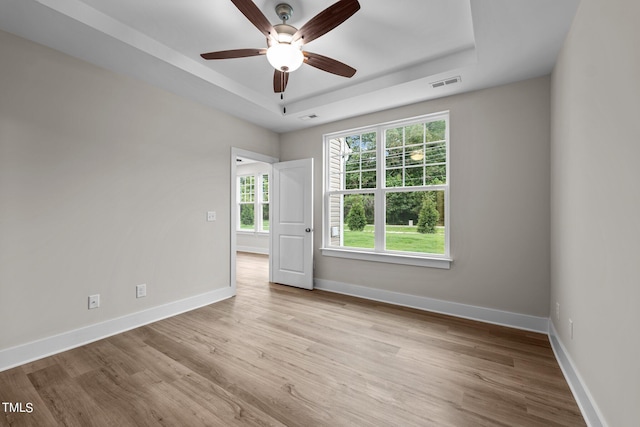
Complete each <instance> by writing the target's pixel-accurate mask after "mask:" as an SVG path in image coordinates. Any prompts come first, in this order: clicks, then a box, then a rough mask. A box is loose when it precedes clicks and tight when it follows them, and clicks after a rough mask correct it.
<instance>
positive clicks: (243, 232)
mask: <svg viewBox="0 0 640 427" xmlns="http://www.w3.org/2000/svg"><path fill="white" fill-rule="evenodd" d="M236 233H238V234H245V235H247V236H253V235H256V236H268V235H269V232H268V231H252V230H236Z"/></svg>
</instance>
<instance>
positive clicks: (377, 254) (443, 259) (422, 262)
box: [320, 111, 453, 269]
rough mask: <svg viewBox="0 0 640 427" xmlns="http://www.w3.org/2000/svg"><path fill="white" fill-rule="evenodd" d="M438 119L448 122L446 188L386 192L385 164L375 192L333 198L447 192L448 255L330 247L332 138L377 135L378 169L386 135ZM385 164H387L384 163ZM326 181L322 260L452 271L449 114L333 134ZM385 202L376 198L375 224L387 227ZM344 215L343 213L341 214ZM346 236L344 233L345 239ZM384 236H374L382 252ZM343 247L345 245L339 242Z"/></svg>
mask: <svg viewBox="0 0 640 427" xmlns="http://www.w3.org/2000/svg"><path fill="white" fill-rule="evenodd" d="M439 119H444V120H445V121H446V156H447V165H446V174H447V183H446V184H444V185H432V186H420V187H393V188H385V187H384V185H383V183H384V177H385V176H386V175H385V174H384V173H380V171H381V170H382V172H384V171H385V168H384V166H383V165H384V163H382V166H377V167H376V169H377V172H378V173H377V174H376V188H375V189H364V188H363V189H361V190H339V191H331V194H354V193H355V194H360V193H362V192H371V193H376V194H380V195H385V194H386V193H387V192H389V191H393V192H397V191H436V190H444V195H445V225H444V227H445V253H444V254H443V255H439V254H425V253H414V252H394V251H389V250H386V251H378V250H375V249H360V248H351V247H342V246H340V247H336V246H330V245H329V242H330V241H331V238H330V233H331V230H330V228H331V227H330V224H329V223H328V221H329V215H328V209H329V196H330V195H329V194H328V188H329V176H328V175H329V174H328V171H327V162H328V161H329V158H330V157H329V144H328V141H329V140H330V139H332V138H337V137H342V136H345V135H349V134H355V133H367V132H372V131H375V132H376V134H377V135H378V137H377V141H376V151H377V154H378V155H377V157H378V161H379V163H378V165H380V164H381V163H380V158H382V159H384V157H383V156H379V154H380V152H381V151H383V148H382V147H384V146H385V141H384V135H385V133H384V132H385V130H386V129H390V128H394V127H398V126H406V125H410V124H412V123H417V122H425V121H435V120H439ZM382 161H383V162H384V160H382ZM322 170H323V172H322V173H323V180H322V186H323V188H322V194H323V201H322V203H323V206H322V247H321V248H320V250H321V252H322V255H323V256H330V257H337V258H349V259H358V260H364V261H375V262H385V263H392V264H401V265H413V266H421V267H433V268H442V269H449V268H450V267H451V263H452V262H453V258H451V255H450V254H451V245H450V211H451V209H450V203H449V202H450V192H451V156H450V114H449V111H442V112H438V113H433V114H426V115H422V116H417V117H411V118H408V119H402V120H395V121H392V122H386V123H380V124H378V125H375V126H364V127H361V128H355V129H349V130H344V131H340V132H333V133H329V134H325V135H323V169H322ZM385 201H386V197H376V205H375V214H374V215H375V223H376V224H384V222H385V218H384V209H383V208H384V203H385ZM340 214H341V215H342V214H343V213H342V210H341V213H340ZM341 223H342V224H344V219H342V220H341ZM342 236H343V233H341V239H342ZM384 238H385V236H384V233H376V236H375V247H376V248H380V247H383V246H384ZM340 244H341V245H342V241H341V242H340Z"/></svg>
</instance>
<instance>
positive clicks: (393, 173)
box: [386, 169, 402, 188]
mask: <svg viewBox="0 0 640 427" xmlns="http://www.w3.org/2000/svg"><path fill="white" fill-rule="evenodd" d="M386 178H387V179H386V186H387V188H393V187H402V169H391V170H388V171H387V177H386Z"/></svg>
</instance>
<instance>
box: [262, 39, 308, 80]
mask: <svg viewBox="0 0 640 427" xmlns="http://www.w3.org/2000/svg"><path fill="white" fill-rule="evenodd" d="M267 60H268V61H269V64H271V66H272V67H273V68H275V69H276V70H278V71H283V72H286V73H290V72H292V71H295V70H297V69H298V68H300V66H301V65H302V63H303V62H304V55H303V54H302V51H301V50H300V47H298V46H295V45H292V44H289V43H274V44H272V45H271V46H270V47H269V49H267Z"/></svg>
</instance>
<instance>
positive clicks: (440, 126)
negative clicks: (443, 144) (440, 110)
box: [425, 120, 447, 142]
mask: <svg viewBox="0 0 640 427" xmlns="http://www.w3.org/2000/svg"><path fill="white" fill-rule="evenodd" d="M446 127H447V124H446V122H445V121H444V120H438V121H435V122H429V123H427V125H426V139H425V140H426V141H427V142H430V141H442V140H444V134H445V129H446Z"/></svg>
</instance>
